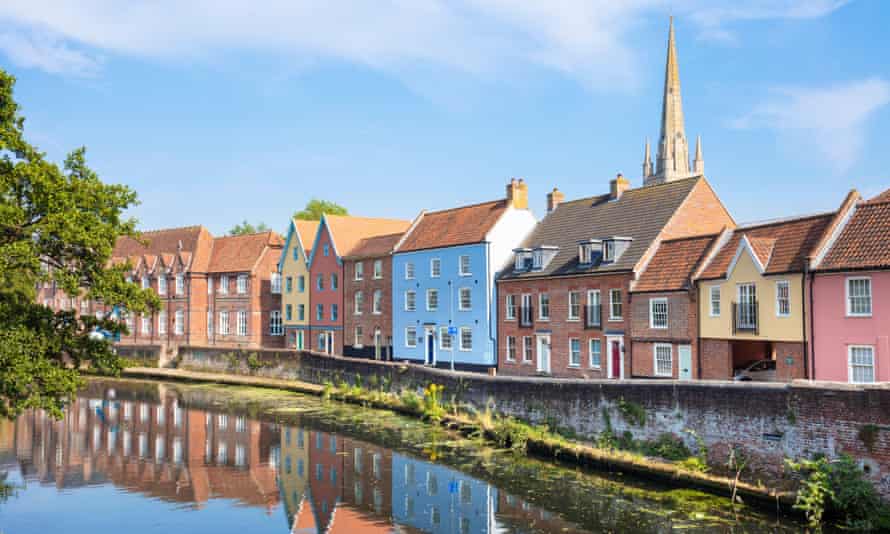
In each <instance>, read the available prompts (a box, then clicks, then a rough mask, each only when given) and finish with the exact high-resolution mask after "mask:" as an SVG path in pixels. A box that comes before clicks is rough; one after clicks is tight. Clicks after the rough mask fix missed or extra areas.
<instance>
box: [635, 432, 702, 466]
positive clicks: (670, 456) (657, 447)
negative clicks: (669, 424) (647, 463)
mask: <svg viewBox="0 0 890 534" xmlns="http://www.w3.org/2000/svg"><path fill="white" fill-rule="evenodd" d="M640 452H642V453H643V454H645V455H647V456H657V457H658V458H663V459H665V460H670V461H672V462H679V461H680V460H685V459H687V458H689V457H690V456H692V451H690V450H689V447H687V446H686V444H685V443H683V440H682V439H680V438H679V437H678V436H675V435H673V434H668V433H665V434H662V435H660V436H658V439H655V440H652V441H644V442H642V443H641V444H640Z"/></svg>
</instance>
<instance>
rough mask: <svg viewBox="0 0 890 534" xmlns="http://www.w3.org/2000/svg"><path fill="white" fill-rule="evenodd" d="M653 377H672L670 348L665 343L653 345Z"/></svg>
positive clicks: (672, 364) (672, 366) (672, 367)
mask: <svg viewBox="0 0 890 534" xmlns="http://www.w3.org/2000/svg"><path fill="white" fill-rule="evenodd" d="M654 350H655V367H654V369H655V376H673V374H674V362H673V361H672V360H673V354H672V352H673V351H672V347H671V345H669V344H667V343H656V344H655V349H654Z"/></svg>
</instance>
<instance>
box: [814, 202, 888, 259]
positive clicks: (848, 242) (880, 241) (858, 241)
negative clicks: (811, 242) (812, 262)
mask: <svg viewBox="0 0 890 534" xmlns="http://www.w3.org/2000/svg"><path fill="white" fill-rule="evenodd" d="M882 198H886V200H881V199H882ZM884 267H890V190H888V191H886V192H884V193H882V194H881V195H879V196H877V197H875V198H873V199H871V200H869V201H868V202H862V203H860V204H859V205H858V206H857V207H856V211H855V212H854V213H853V216H852V217H851V218H850V221H849V222H848V223H847V226H846V227H844V229H843V230H842V231H841V233H840V235H839V236H838V237H837V239H836V240H835V242H834V245H833V246H832V247H831V249H830V250H829V251H828V253H827V254H826V255H825V258H824V259H823V260H822V263H821V264H820V265H819V269H820V270H829V269H830V270H835V269H863V268H884Z"/></svg>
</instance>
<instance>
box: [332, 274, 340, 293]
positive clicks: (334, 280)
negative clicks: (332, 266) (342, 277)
mask: <svg viewBox="0 0 890 534" xmlns="http://www.w3.org/2000/svg"><path fill="white" fill-rule="evenodd" d="M337 284H338V281H337V273H331V290H332V291H336V290H337Z"/></svg>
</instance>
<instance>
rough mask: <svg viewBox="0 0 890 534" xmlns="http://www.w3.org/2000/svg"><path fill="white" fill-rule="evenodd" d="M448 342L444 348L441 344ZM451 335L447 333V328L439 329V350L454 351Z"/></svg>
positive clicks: (441, 327)
mask: <svg viewBox="0 0 890 534" xmlns="http://www.w3.org/2000/svg"><path fill="white" fill-rule="evenodd" d="M446 339H447V340H448V346H447V347H446V346H445V345H444V344H443V343H442V342H443V341H445V340H446ZM452 341H453V340H452V339H451V334H449V333H448V327H447V326H440V327H439V350H447V351H451V350H453V349H454V343H453V342H452Z"/></svg>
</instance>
